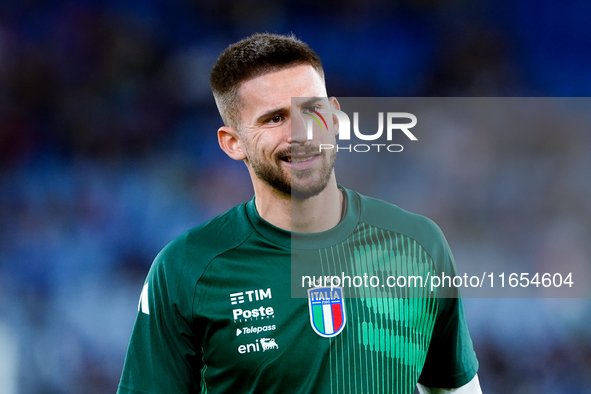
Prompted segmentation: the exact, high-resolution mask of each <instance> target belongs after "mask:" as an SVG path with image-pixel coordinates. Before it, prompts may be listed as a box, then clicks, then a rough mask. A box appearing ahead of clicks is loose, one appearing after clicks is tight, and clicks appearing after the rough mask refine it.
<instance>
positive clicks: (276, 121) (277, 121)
mask: <svg viewBox="0 0 591 394" xmlns="http://www.w3.org/2000/svg"><path fill="white" fill-rule="evenodd" d="M282 120H283V116H281V115H276V116H273V117H272V118H271V119H269V123H279V122H281V121H282Z"/></svg>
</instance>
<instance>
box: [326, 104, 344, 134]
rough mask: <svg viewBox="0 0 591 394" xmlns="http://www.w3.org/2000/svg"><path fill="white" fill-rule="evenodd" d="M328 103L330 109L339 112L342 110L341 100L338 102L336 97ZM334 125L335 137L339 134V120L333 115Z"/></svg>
mask: <svg viewBox="0 0 591 394" xmlns="http://www.w3.org/2000/svg"><path fill="white" fill-rule="evenodd" d="M328 102H329V104H330V108H332V109H336V110H339V111H340V110H341V104H339V100H337V98H336V97H329V98H328ZM332 124H333V125H334V129H333V130H334V135H337V134H339V118H338V117H337V116H336V115H335V114H332Z"/></svg>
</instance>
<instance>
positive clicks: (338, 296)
mask: <svg viewBox="0 0 591 394" xmlns="http://www.w3.org/2000/svg"><path fill="white" fill-rule="evenodd" d="M308 307H309V309H310V325H311V326H312V329H313V330H314V331H315V332H316V334H318V335H320V336H321V337H325V338H332V337H335V336H337V335H339V334H340V333H341V331H343V328H345V324H346V322H347V320H346V316H345V300H344V298H343V289H342V288H341V287H333V288H330V287H317V288H313V289H308Z"/></svg>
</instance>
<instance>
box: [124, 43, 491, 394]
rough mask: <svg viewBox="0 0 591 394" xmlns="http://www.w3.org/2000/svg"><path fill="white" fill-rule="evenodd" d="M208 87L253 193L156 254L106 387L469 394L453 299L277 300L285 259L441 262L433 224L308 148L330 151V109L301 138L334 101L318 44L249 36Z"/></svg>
mask: <svg viewBox="0 0 591 394" xmlns="http://www.w3.org/2000/svg"><path fill="white" fill-rule="evenodd" d="M211 85H212V90H213V93H214V97H215V99H216V103H217V105H218V108H219V110H220V114H221V116H222V118H223V120H224V123H225V126H224V127H221V128H220V129H219V130H218V140H219V143H220V146H221V148H222V149H223V150H224V152H226V153H227V154H228V156H230V157H231V158H232V159H235V160H241V161H244V163H245V164H246V166H247V168H248V171H249V173H250V176H251V179H252V182H253V186H254V191H255V197H254V199H253V200H252V201H250V202H248V203H245V204H242V205H239V206H237V207H234V208H233V209H231V210H230V211H228V212H227V213H225V214H223V215H221V216H219V217H217V218H215V219H213V220H212V221H210V222H208V223H206V224H204V225H202V226H200V227H197V228H195V229H193V230H190V231H189V232H188V233H186V234H185V235H183V236H181V237H179V238H177V239H176V240H174V241H173V242H171V243H170V244H169V245H168V246H166V247H165V248H164V250H163V251H162V252H161V253H160V254H159V255H158V256H157V258H156V260H155V262H154V264H153V266H152V268H151V270H150V273H149V274H148V278H147V281H146V284H145V286H144V289H143V291H142V295H141V298H140V304H139V307H138V309H139V312H138V316H137V320H136V324H135V327H134V329H133V333H132V338H131V341H130V345H129V349H128V354H127V358H126V361H125V366H124V370H123V375H122V378H121V383H120V385H119V391H118V392H119V393H122V394H123V393H196V392H199V391H200V392H202V393H206V392H207V393H209V392H211V393H413V392H414V390H415V387H418V388H419V390H420V391H421V392H422V393H439V392H446V393H447V392H454V393H470V394H472V393H480V386H479V383H478V378H477V376H476V372H477V368H478V362H477V360H476V357H475V355H474V351H473V349H472V342H471V340H470V337H469V334H468V331H467V328H466V324H465V320H464V314H463V310H462V305H461V300H460V299H459V298H457V297H456V298H439V297H412V296H409V294H410V293H404V294H403V293H402V290H400V293H398V295H399V297H394V296H392V294H394V293H390V295H387V296H382V297H370V296H369V295H370V293H369V289H368V290H367V291H365V290H362V289H361V290H359V291H358V293H357V294H356V296H352V297H351V298H347V297H346V294H347V293H345V292H343V291H341V290H342V289H337V290H334V289H333V291H331V292H329V291H328V290H327V291H326V292H314V291H312V292H311V293H310V296H309V298H297V297H292V296H291V292H290V287H291V286H290V284H291V279H292V278H291V277H290V276H291V268H292V267H291V265H292V262H293V263H294V265H295V267H296V270H297V268H298V267H299V264H298V262H299V261H302V262H303V261H306V262H307V264H308V265H307V266H309V267H314V268H319V269H321V270H322V272H324V273H327V272H328V273H330V272H333V273H334V272H340V270H341V269H342V270H347V267H352V268H351V269H352V270H353V271H354V272H358V273H359V272H360V271H359V270H365V269H368V270H377V269H382V270H383V271H385V272H386V271H387V272H390V273H392V274H398V275H400V274H401V268H400V267H402V266H404V272H410V271H413V270H414V271H416V272H418V273H422V274H424V273H426V272H429V274H436V273H438V272H441V271H445V272H446V273H450V272H453V270H454V267H453V261H452V257H451V253H450V251H449V247H448V245H447V243H446V242H445V239H444V238H443V236H442V234H441V232H440V230H439V229H438V227H437V226H436V225H435V224H433V223H432V222H431V221H429V220H428V219H426V218H423V217H420V216H418V215H413V214H410V213H408V212H405V211H403V210H401V209H400V208H397V207H395V206H393V205H390V204H387V203H385V202H381V201H378V200H374V199H371V198H368V197H364V196H361V195H359V194H357V193H355V192H353V191H350V190H347V189H345V188H343V187H341V186H340V185H337V183H336V178H335V173H334V169H333V168H334V163H335V154H334V152H333V151H331V150H323V151H322V152H321V151H320V149H319V144H323V143H327V144H330V143H332V144H333V145H334V142H335V135H336V133H338V120H337V118H336V117H334V116H326V117H325V120H326V121H327V123H326V125H325V127H324V129H320V128H317V129H315V131H314V133H313V134H314V135H313V138H312V139H308V134H307V130H306V127H305V117H306V116H308V114H311V113H315V111H318V110H322V109H339V103H338V101H337V100H336V99H335V98H327V97H328V95H327V93H326V88H325V83H324V72H323V69H322V65H321V62H320V59H319V58H318V56H317V55H316V53H314V52H313V51H312V50H311V49H310V48H309V47H308V46H307V45H306V44H304V43H302V42H301V41H299V40H297V39H296V38H294V37H291V36H277V35H270V34H257V35H254V36H252V37H250V38H247V39H245V40H242V41H240V42H238V43H236V44H233V45H231V46H230V47H229V48H228V49H226V51H225V52H224V53H223V54H222V55H221V56H220V58H219V59H218V61H217V63H216V65H215V66H214V68H213V71H212V75H211ZM292 97H294V99H293V103H292ZM310 262H311V264H310ZM337 266H338V267H337ZM335 267H337V268H338V269H337V268H335ZM380 267H381V268H380ZM355 270H357V271H355ZM409 270H410V271H409ZM347 272H351V271H347ZM384 294H385V293H384ZM325 295H326V297H328V298H330V300H328V301H327V298H325ZM382 295H383V294H382ZM329 323H330V324H329Z"/></svg>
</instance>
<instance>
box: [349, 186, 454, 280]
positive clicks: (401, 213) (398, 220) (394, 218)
mask: <svg viewBox="0 0 591 394" xmlns="http://www.w3.org/2000/svg"><path fill="white" fill-rule="evenodd" d="M351 193H354V194H355V198H356V199H357V200H358V201H359V203H358V204H359V212H360V213H359V222H360V224H364V225H370V226H373V227H375V228H379V229H382V230H385V231H389V232H392V233H396V234H399V235H403V236H405V237H408V238H410V239H412V240H414V241H416V242H417V243H418V244H419V245H421V246H422V248H423V249H424V250H425V251H426V252H427V253H428V254H429V256H431V258H432V259H433V260H434V262H435V263H436V264H437V266H438V267H441V268H442V269H448V270H449V267H450V265H451V264H453V263H452V260H453V257H452V254H451V250H450V248H449V244H448V243H447V240H446V239H445V236H444V235H443V232H442V231H441V229H440V228H439V226H438V225H437V224H436V223H435V222H434V221H433V220H431V219H429V218H427V217H425V216H423V215H419V214H416V213H412V212H409V211H407V210H404V209H402V208H400V207H399V206H397V205H394V204H391V203H389V202H386V201H383V200H379V199H377V198H373V197H368V196H364V195H362V194H359V193H357V192H351Z"/></svg>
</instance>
